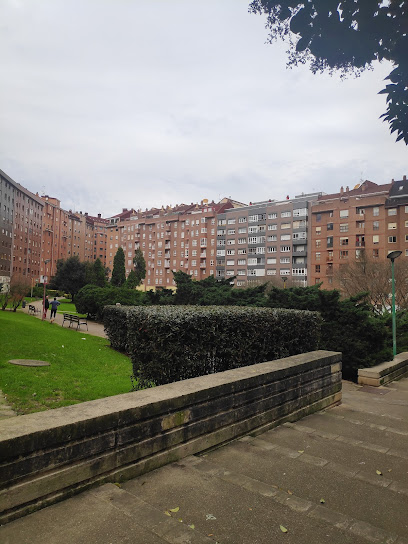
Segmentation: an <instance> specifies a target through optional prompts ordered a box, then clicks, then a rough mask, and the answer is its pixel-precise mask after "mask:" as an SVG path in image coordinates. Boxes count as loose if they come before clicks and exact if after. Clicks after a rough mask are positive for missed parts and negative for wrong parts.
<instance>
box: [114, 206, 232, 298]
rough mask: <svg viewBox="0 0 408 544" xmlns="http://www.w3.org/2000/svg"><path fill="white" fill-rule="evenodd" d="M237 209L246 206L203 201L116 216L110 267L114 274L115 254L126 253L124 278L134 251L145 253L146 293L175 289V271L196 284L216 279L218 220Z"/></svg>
mask: <svg viewBox="0 0 408 544" xmlns="http://www.w3.org/2000/svg"><path fill="white" fill-rule="evenodd" d="M234 206H242V204H241V203H239V202H236V201H233V200H231V199H223V200H222V201H221V202H219V203H215V202H210V203H209V202H208V201H207V200H203V201H202V202H201V203H200V204H194V203H191V204H189V205H187V204H181V205H176V206H175V207H169V206H168V207H167V208H164V207H162V208H161V209H152V210H145V211H144V212H142V211H140V210H139V211H136V210H131V212H130V213H129V215H128V216H127V217H119V218H117V217H116V216H115V217H114V218H111V224H110V225H109V226H108V227H107V231H108V238H109V240H108V246H109V247H108V258H107V266H108V267H109V268H110V269H111V270H112V267H113V259H114V257H115V254H116V251H117V249H118V248H119V247H122V248H123V250H124V252H125V258H126V261H125V265H126V274H129V272H130V271H131V269H132V267H133V257H134V254H135V250H136V249H141V250H142V252H143V255H144V258H145V261H146V278H145V280H144V287H145V288H147V289H148V288H156V287H166V288H171V287H173V286H174V281H173V274H172V271H174V272H176V271H178V270H183V271H184V272H186V273H188V274H190V275H191V276H192V277H193V278H195V279H198V280H200V279H204V278H206V277H208V276H210V275H213V274H215V262H216V258H215V257H216V217H217V214H219V213H223V212H224V211H225V210H226V209H228V208H233V207H234ZM124 212H127V210H124ZM119 215H121V214H119Z"/></svg>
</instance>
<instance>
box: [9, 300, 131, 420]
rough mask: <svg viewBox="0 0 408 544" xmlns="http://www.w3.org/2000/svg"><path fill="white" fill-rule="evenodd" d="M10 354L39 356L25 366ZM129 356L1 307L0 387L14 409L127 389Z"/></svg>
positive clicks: (99, 340) (36, 408) (35, 409)
mask: <svg viewBox="0 0 408 544" xmlns="http://www.w3.org/2000/svg"><path fill="white" fill-rule="evenodd" d="M10 359H40V360H43V361H48V362H49V363H51V366H48V367H24V366H16V365H12V364H10V363H8V361H9V360H10ZM131 374H132V365H131V362H130V359H129V358H128V357H126V356H125V355H123V354H121V353H118V352H116V351H114V350H113V349H111V348H110V347H109V341H108V340H106V339H105V338H99V337H96V336H91V335H89V334H84V333H82V332H78V331H74V330H70V329H64V328H62V327H60V326H58V325H55V324H51V323H50V322H49V321H41V320H39V319H36V318H35V317H33V316H30V315H27V314H25V313H22V312H17V313H14V312H10V311H5V312H2V311H0V389H1V390H2V391H3V393H4V394H5V395H6V396H7V400H8V402H9V403H10V404H11V406H12V408H13V409H14V410H15V411H16V412H17V413H18V414H28V413H31V412H39V411H42V410H47V409H49V408H59V407H61V406H67V405H69V404H76V403H79V402H84V401H87V400H94V399H99V398H103V397H109V396H111V395H118V394H120V393H128V392H129V391H130V390H131V387H132V384H131V380H130V375H131Z"/></svg>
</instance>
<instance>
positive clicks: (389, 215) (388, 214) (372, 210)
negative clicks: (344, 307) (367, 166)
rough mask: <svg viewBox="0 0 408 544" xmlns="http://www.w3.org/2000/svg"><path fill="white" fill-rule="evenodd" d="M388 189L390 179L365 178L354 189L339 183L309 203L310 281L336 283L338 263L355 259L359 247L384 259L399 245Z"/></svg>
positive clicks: (324, 284)
mask: <svg viewBox="0 0 408 544" xmlns="http://www.w3.org/2000/svg"><path fill="white" fill-rule="evenodd" d="M392 190H393V183H388V184H384V185H377V184H376V183H373V182H371V181H368V180H366V181H364V182H363V183H362V184H361V185H357V186H356V187H354V189H351V190H350V189H349V187H346V189H345V190H344V189H343V187H342V188H341V189H340V192H338V193H334V194H330V195H321V196H320V197H319V199H318V202H316V203H315V204H314V205H313V206H312V221H311V254H310V280H309V283H310V284H316V283H322V287H323V288H324V289H333V288H334V287H337V286H338V279H337V275H338V272H339V269H340V266H341V265H342V264H346V263H350V262H352V261H355V260H356V259H358V258H359V257H360V255H361V253H362V251H365V252H366V255H367V256H368V257H369V258H373V259H378V260H384V259H385V258H386V256H387V254H388V252H389V251H391V250H393V249H397V248H399V247H400V242H401V240H400V237H398V243H397V236H396V232H397V229H398V220H397V213H398V206H397V205H396V204H395V203H394V201H393V200H392V199H389V193H390V191H392ZM394 200H395V199H394ZM387 202H388V204H387ZM404 212H405V210H404ZM407 219H408V215H407ZM400 221H402V222H403V219H400ZM399 228H402V227H401V226H400V227H399ZM404 228H405V226H404ZM407 234H408V229H407ZM407 247H408V246H407Z"/></svg>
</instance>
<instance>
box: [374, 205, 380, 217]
mask: <svg viewBox="0 0 408 544" xmlns="http://www.w3.org/2000/svg"><path fill="white" fill-rule="evenodd" d="M379 215H380V208H377V207H375V208H373V216H374V217H378V216H379Z"/></svg>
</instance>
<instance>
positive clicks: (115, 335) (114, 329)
mask: <svg viewBox="0 0 408 544" xmlns="http://www.w3.org/2000/svg"><path fill="white" fill-rule="evenodd" d="M131 308H133V306H130V307H129V306H105V308H104V310H103V324H104V326H105V332H106V334H107V335H108V338H109V340H110V343H111V346H112V347H113V348H114V349H116V350H118V351H123V352H125V353H128V351H129V350H128V346H127V333H128V312H129V310H130V309H131Z"/></svg>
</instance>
